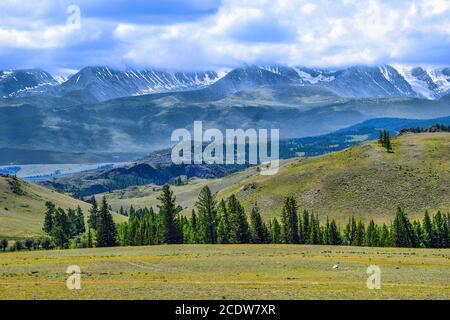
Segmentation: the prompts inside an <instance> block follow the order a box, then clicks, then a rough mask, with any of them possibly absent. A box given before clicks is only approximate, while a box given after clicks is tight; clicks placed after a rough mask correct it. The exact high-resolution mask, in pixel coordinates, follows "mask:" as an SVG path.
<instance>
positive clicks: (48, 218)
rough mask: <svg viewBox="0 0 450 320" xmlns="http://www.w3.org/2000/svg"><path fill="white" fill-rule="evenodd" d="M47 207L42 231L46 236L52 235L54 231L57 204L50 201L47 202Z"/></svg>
mask: <svg viewBox="0 0 450 320" xmlns="http://www.w3.org/2000/svg"><path fill="white" fill-rule="evenodd" d="M45 207H46V211H45V216H44V226H43V228H42V230H43V231H44V232H45V233H46V234H48V235H50V234H51V232H52V230H53V225H54V220H55V212H56V208H55V204H54V203H52V202H50V201H47V202H46V203H45Z"/></svg>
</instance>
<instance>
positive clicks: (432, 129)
mask: <svg viewBox="0 0 450 320" xmlns="http://www.w3.org/2000/svg"><path fill="white" fill-rule="evenodd" d="M408 132H412V133H423V132H450V126H446V125H445V124H434V125H432V126H430V127H428V128H420V127H417V128H406V129H402V130H400V132H399V133H400V134H403V133H408Z"/></svg>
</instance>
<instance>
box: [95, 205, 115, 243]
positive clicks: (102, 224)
mask: <svg viewBox="0 0 450 320" xmlns="http://www.w3.org/2000/svg"><path fill="white" fill-rule="evenodd" d="M96 237H97V247H113V246H116V245H117V229H116V225H115V223H114V221H113V217H112V215H111V213H110V212H109V206H108V203H107V201H106V197H103V200H102V206H101V208H100V214H99V216H98V221H97V233H96Z"/></svg>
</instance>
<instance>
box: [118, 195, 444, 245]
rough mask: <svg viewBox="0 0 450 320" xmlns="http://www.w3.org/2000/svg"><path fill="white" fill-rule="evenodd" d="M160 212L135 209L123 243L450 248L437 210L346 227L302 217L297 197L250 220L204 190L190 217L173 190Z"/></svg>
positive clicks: (231, 201)
mask: <svg viewBox="0 0 450 320" xmlns="http://www.w3.org/2000/svg"><path fill="white" fill-rule="evenodd" d="M159 201H160V202H161V205H160V206H158V209H159V210H158V212H155V211H154V210H153V209H152V208H150V209H147V208H145V209H139V210H134V209H133V207H131V208H130V211H129V212H130V218H129V221H128V222H124V223H121V224H119V227H118V229H119V231H118V233H119V243H120V244H121V245H127V246H128V245H156V244H162V243H168V244H170V243H204V244H215V243H221V244H228V243H286V244H327V245H350V246H372V247H388V246H396V247H423V248H445V247H449V242H450V241H449V238H450V235H449V226H450V216H449V215H448V214H447V215H445V214H442V213H440V212H438V213H437V214H435V215H434V216H433V217H430V215H429V213H428V212H425V215H424V218H423V220H422V221H412V222H411V221H410V220H409V218H408V216H407V214H406V213H405V212H404V211H403V210H402V209H401V208H399V209H398V210H397V213H396V216H395V219H394V221H393V222H392V223H391V224H390V225H386V224H382V225H377V224H375V222H374V221H373V220H371V221H370V222H369V223H368V224H367V226H366V225H365V224H364V223H363V222H362V221H361V220H357V219H355V218H354V217H351V218H350V219H349V221H348V223H347V224H346V225H345V226H344V228H343V229H341V228H340V226H338V224H337V223H336V221H335V220H331V221H330V220H329V219H328V218H327V219H326V222H325V223H324V224H321V222H320V220H319V218H318V216H317V214H316V215H314V214H312V213H310V212H308V211H306V210H305V211H303V212H301V213H299V210H298V206H297V203H296V201H295V199H294V197H287V198H286V199H285V202H284V205H283V209H282V212H281V218H280V220H278V219H277V218H274V219H272V220H270V221H269V222H268V223H265V222H264V221H263V220H262V218H261V214H260V210H259V208H258V205H257V204H255V205H254V207H253V208H252V210H251V213H250V217H249V219H248V217H247V215H246V213H245V210H244V208H243V206H242V204H241V203H240V202H239V201H238V199H237V198H236V196H235V195H232V196H231V197H229V198H228V199H227V200H226V201H225V200H221V201H220V202H218V203H217V202H216V199H215V196H214V195H213V194H212V193H211V190H210V189H209V188H208V187H204V188H203V189H202V191H201V192H200V195H199V198H198V201H197V203H196V205H195V207H196V209H195V210H193V211H192V214H191V217H190V218H187V217H186V216H182V215H181V214H180V212H181V210H182V208H181V207H179V206H177V205H176V199H175V197H174V195H173V193H172V192H171V190H170V188H169V186H165V187H164V188H163V193H162V195H161V196H160V197H159Z"/></svg>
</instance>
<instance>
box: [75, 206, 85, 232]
mask: <svg viewBox="0 0 450 320" xmlns="http://www.w3.org/2000/svg"><path fill="white" fill-rule="evenodd" d="M76 229H77V234H83V233H85V232H86V226H85V224H84V214H83V210H81V208H80V206H78V207H77V218H76Z"/></svg>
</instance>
